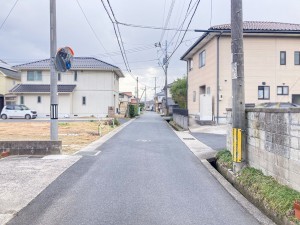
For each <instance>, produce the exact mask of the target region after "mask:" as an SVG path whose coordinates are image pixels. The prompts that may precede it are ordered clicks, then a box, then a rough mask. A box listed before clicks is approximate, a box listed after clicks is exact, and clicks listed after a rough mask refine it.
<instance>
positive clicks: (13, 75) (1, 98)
mask: <svg viewBox="0 0 300 225" xmlns="http://www.w3.org/2000/svg"><path fill="white" fill-rule="evenodd" d="M20 81H21V76H20V74H19V73H18V71H16V70H14V69H13V68H12V67H11V66H10V65H8V64H7V63H5V62H4V61H2V60H0V112H1V110H2V108H3V106H4V105H10V104H15V102H16V96H15V95H11V94H10V93H9V90H10V89H11V88H12V87H13V86H15V85H16V84H18V83H20Z"/></svg>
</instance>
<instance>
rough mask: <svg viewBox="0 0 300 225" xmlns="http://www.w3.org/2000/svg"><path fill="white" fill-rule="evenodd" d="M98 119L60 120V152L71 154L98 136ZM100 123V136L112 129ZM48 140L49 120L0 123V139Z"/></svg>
mask: <svg viewBox="0 0 300 225" xmlns="http://www.w3.org/2000/svg"><path fill="white" fill-rule="evenodd" d="M98 128H99V121H86V122H60V123H59V125H58V138H59V140H61V141H62V154H73V153H74V152H76V151H78V150H80V149H81V148H83V147H85V146H87V145H88V144H90V143H91V142H93V141H95V140H97V139H99V138H100V136H99V134H98ZM113 129H114V128H112V127H111V126H109V125H105V122H102V123H101V131H102V136H103V135H104V134H107V133H108V132H110V131H111V130H113ZM12 140H15V141H25V140H50V122H5V123H0V141H12Z"/></svg>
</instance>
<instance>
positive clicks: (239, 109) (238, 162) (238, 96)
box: [231, 0, 246, 172]
mask: <svg viewBox="0 0 300 225" xmlns="http://www.w3.org/2000/svg"><path fill="white" fill-rule="evenodd" d="M231 39H232V41H231V51H232V97H233V98H232V136H233V141H232V147H233V149H232V150H233V151H232V153H233V161H234V164H233V170H234V172H238V171H240V170H241V169H242V167H243V166H244V165H245V161H246V148H245V137H246V134H245V132H246V123H245V89H244V50H243V11H242V0H231Z"/></svg>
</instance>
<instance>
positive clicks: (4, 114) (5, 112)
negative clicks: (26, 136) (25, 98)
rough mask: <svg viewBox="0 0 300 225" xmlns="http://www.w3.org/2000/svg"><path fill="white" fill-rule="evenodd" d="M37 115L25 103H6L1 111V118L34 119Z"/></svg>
mask: <svg viewBox="0 0 300 225" xmlns="http://www.w3.org/2000/svg"><path fill="white" fill-rule="evenodd" d="M36 117H37V114H36V111H33V110H30V109H29V108H28V107H27V106H25V105H6V106H4V108H3V109H2V111H1V119H3V120H5V119H7V118H25V119H28V120H29V119H35V118H36Z"/></svg>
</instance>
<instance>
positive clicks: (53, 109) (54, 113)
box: [50, 0, 58, 141]
mask: <svg viewBox="0 0 300 225" xmlns="http://www.w3.org/2000/svg"><path fill="white" fill-rule="evenodd" d="M56 50H57V47H56V0H50V75H51V77H50V119H51V126H50V137H51V141H57V140H58V96H57V72H56V69H55V64H54V62H55V54H56Z"/></svg>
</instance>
